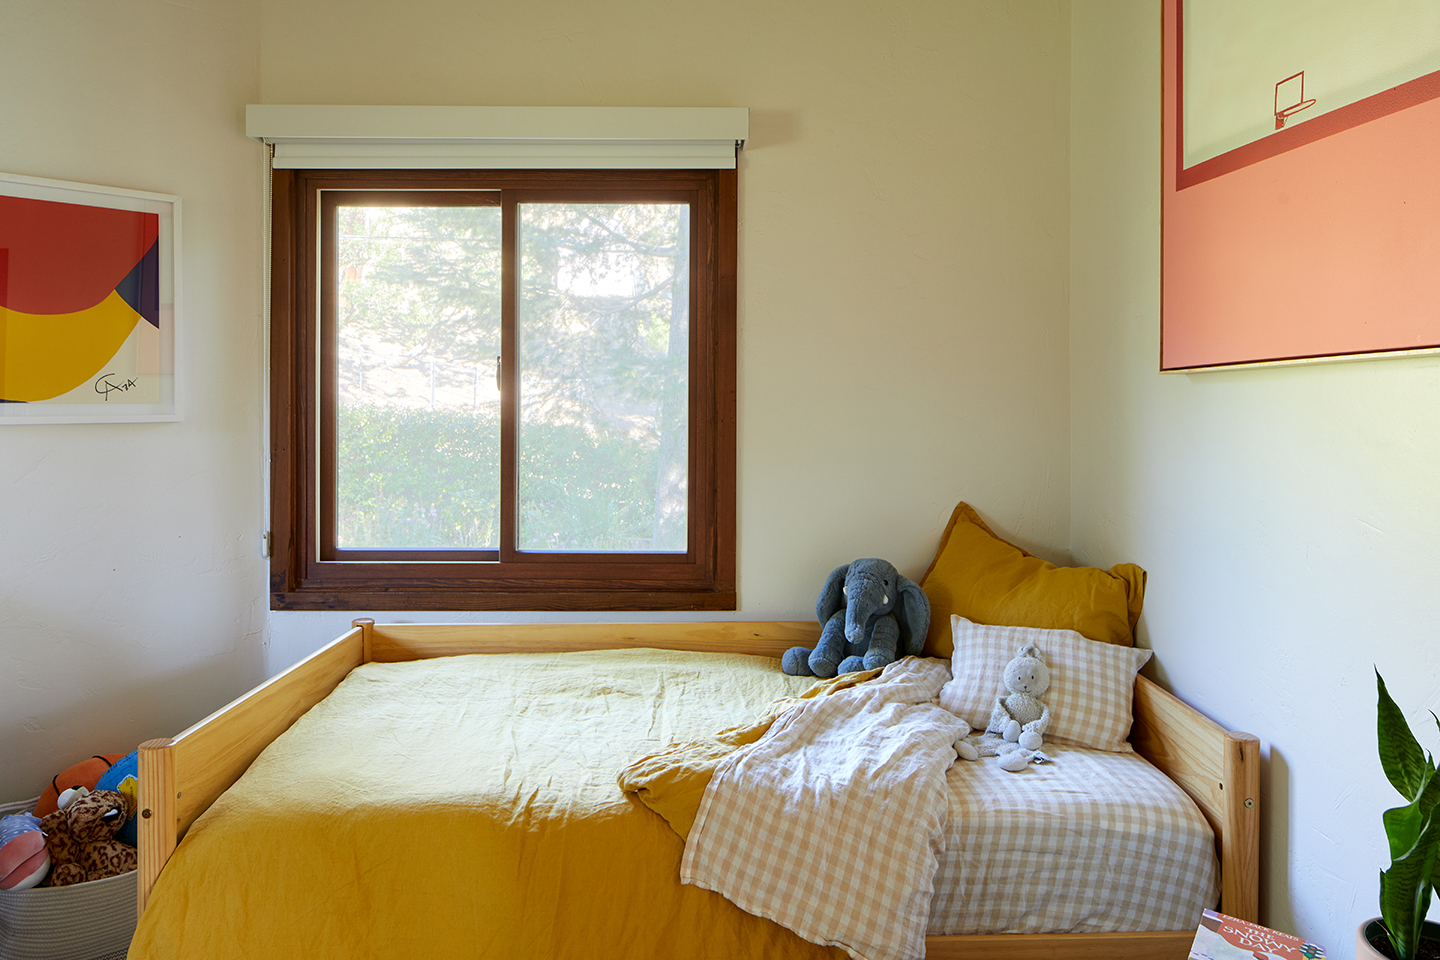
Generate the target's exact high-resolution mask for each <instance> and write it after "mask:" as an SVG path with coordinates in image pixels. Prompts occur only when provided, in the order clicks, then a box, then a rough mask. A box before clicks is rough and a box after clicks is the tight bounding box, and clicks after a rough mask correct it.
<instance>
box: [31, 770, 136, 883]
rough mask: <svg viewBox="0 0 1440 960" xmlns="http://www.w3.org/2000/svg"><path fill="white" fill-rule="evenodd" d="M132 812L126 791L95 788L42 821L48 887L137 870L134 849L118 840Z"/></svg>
mask: <svg viewBox="0 0 1440 960" xmlns="http://www.w3.org/2000/svg"><path fill="white" fill-rule="evenodd" d="M130 813H131V810H130V801H129V800H128V799H127V798H126V797H125V795H124V794H123V793H117V792H116V791H114V790H96V791H95V792H94V793H89V794H86V795H83V796H79V797H76V798H75V799H73V800H71V801H70V802H69V804H68V805H66V806H65V807H64V808H63V809H61V810H56V811H55V812H54V813H52V814H49V815H47V816H46V817H45V818H44V819H43V820H41V821H40V829H41V830H42V831H44V833H45V846H46V848H47V849H48V850H49V851H50V864H51V867H50V880H49V882H48V884H47V886H51V887H64V886H68V885H70V884H72V883H84V882H85V881H87V880H103V879H104V878H105V877H113V876H116V875H117V874H121V873H127V872H129V871H131V870H134V869H135V865H136V858H135V848H134V847H132V846H129V845H128V844H124V843H121V842H120V841H119V840H116V839H115V834H116V832H117V831H118V830H119V829H120V828H121V827H123V826H124V825H125V821H126V820H128V819H129V818H130Z"/></svg>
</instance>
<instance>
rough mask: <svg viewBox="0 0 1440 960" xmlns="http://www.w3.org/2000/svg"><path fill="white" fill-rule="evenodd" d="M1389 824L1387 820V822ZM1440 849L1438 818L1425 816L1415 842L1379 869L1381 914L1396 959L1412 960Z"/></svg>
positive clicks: (1428, 901) (1439, 824) (1428, 904)
mask: <svg viewBox="0 0 1440 960" xmlns="http://www.w3.org/2000/svg"><path fill="white" fill-rule="evenodd" d="M1387 827H1388V824H1387ZM1437 853H1440V822H1437V821H1436V819H1435V818H1433V817H1429V818H1426V821H1425V824H1424V827H1423V828H1422V829H1421V831H1420V833H1419V836H1418V837H1417V838H1416V840H1415V843H1414V844H1413V845H1412V846H1411V847H1410V849H1409V850H1407V851H1406V852H1405V853H1404V855H1403V856H1400V857H1396V858H1394V859H1393V861H1392V862H1391V864H1390V869H1389V870H1382V871H1381V872H1380V918H1381V921H1382V922H1383V923H1384V924H1385V929H1386V931H1387V932H1388V933H1389V934H1390V942H1391V944H1392V945H1393V946H1394V947H1395V955H1396V960H1414V958H1415V956H1416V948H1417V946H1418V944H1419V942H1420V932H1421V930H1422V929H1423V928H1424V921H1425V914H1426V913H1427V912H1428V911H1429V910H1430V894H1431V889H1432V888H1431V883H1430V878H1431V876H1432V875H1433V874H1434V872H1435V862H1436V855H1437Z"/></svg>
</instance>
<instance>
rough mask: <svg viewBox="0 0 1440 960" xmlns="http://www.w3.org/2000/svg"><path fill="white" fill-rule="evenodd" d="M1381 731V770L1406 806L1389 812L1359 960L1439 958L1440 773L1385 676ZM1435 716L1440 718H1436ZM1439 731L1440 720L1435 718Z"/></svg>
mask: <svg viewBox="0 0 1440 960" xmlns="http://www.w3.org/2000/svg"><path fill="white" fill-rule="evenodd" d="M1375 683H1376V685H1377V687H1378V688H1379V704H1378V706H1377V714H1378V717H1377V723H1376V727H1377V732H1378V738H1379V746H1380V766H1381V767H1383V768H1384V770H1385V777H1386V779H1388V780H1389V781H1390V783H1391V785H1392V786H1394V787H1395V789H1396V790H1398V791H1400V795H1401V796H1402V797H1404V798H1405V800H1406V804H1405V805H1404V806H1403V807H1395V808H1393V809H1390V810H1386V811H1385V814H1384V817H1383V820H1384V823H1385V836H1386V839H1388V840H1389V841H1390V869H1389V870H1382V871H1380V916H1379V917H1376V918H1373V919H1370V920H1367V921H1365V922H1364V923H1362V924H1360V927H1359V929H1357V930H1356V931H1355V957H1356V960H1387V958H1388V960H1429V958H1440V926H1437V925H1436V924H1432V923H1427V922H1426V921H1425V914H1426V912H1427V911H1428V910H1429V909H1430V896H1431V894H1432V893H1433V892H1434V889H1435V880H1436V869H1435V868H1436V858H1437V855H1440V815H1435V816H1432V813H1434V812H1435V801H1436V799H1440V769H1437V767H1436V765H1435V758H1434V757H1432V756H1431V755H1430V754H1428V753H1426V752H1425V751H1424V750H1422V749H1421V748H1420V744H1419V742H1417V741H1416V739H1415V735H1414V734H1413V733H1411V732H1410V725H1409V724H1408V723H1406V722H1405V715H1404V714H1403V713H1401V712H1400V708H1399V707H1397V706H1396V705H1395V701H1394V700H1392V699H1390V694H1389V692H1388V691H1387V690H1386V689H1385V681H1384V679H1383V678H1382V677H1381V676H1380V672H1379V671H1378V670H1377V671H1376V672H1375ZM1431 716H1432V717H1435V714H1433V713H1432V714H1431ZM1435 722H1436V726H1437V727H1440V717H1435Z"/></svg>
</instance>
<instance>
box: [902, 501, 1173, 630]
mask: <svg viewBox="0 0 1440 960" xmlns="http://www.w3.org/2000/svg"><path fill="white" fill-rule="evenodd" d="M920 586H921V587H923V588H924V590H925V596H927V597H928V598H929V599H930V633H929V635H928V636H927V637H926V638H925V655H926V656H928V657H948V656H950V655H951V654H953V653H954V652H955V644H954V641H953V639H952V638H951V634H950V616H951V614H958V615H959V616H962V617H964V618H965V619H966V620H970V621H973V622H975V623H985V624H991V625H993V626H1000V627H1039V628H1040V629H1042V630H1074V631H1075V632H1076V633H1078V634H1080V635H1081V636H1083V637H1088V638H1089V639H1091V640H1099V641H1102V642H1104V643H1116V644H1120V645H1121V646H1126V647H1128V646H1133V645H1134V643H1135V622H1136V621H1137V620H1139V619H1140V608H1141V605H1142V604H1143V603H1144V602H1145V571H1144V570H1141V569H1140V568H1139V567H1137V566H1135V564H1133V563H1121V564H1118V565H1116V566H1113V567H1111V568H1110V569H1109V570H1101V569H1099V568H1098V567H1057V566H1055V564H1053V563H1047V562H1046V561H1044V560H1041V559H1040V558H1039V557H1034V556H1031V555H1030V554H1028V553H1026V552H1025V551H1024V550H1021V549H1020V548H1019V547H1017V546H1015V545H1014V544H1013V543H1007V542H1006V541H1004V540H1002V539H1000V538H999V537H998V536H996V535H995V532H994V531H993V530H991V529H990V528H989V527H987V526H986V525H985V521H983V520H981V519H980V516H979V514H977V513H976V512H975V511H974V510H973V509H971V507H970V505H969V504H968V503H961V504H960V505H959V506H957V507H956V508H955V512H954V513H952V514H951V515H950V523H949V524H947V525H946V527H945V533H944V534H943V535H942V536H941V537H940V549H939V550H937V551H936V552H935V559H934V560H933V561H931V563H930V569H929V570H926V571H925V576H924V577H923V578H922V579H921V581H920Z"/></svg>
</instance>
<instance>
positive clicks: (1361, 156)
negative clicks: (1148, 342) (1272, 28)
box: [1160, 0, 1440, 371]
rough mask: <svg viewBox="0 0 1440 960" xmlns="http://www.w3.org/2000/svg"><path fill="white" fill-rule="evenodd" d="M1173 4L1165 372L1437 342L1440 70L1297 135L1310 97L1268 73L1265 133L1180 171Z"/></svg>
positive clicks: (1179, 24)
mask: <svg viewBox="0 0 1440 960" xmlns="http://www.w3.org/2000/svg"><path fill="white" fill-rule="evenodd" d="M1182 3H1183V0H1164V14H1163V48H1162V49H1163V71H1164V75H1163V96H1164V100H1163V107H1162V147H1161V152H1162V184H1161V191H1162V195H1161V224H1162V226H1161V339H1160V368H1161V370H1162V371H1181V370H1199V369H1207V368H1219V367H1228V366H1237V365H1252V364H1261V363H1280V362H1293V361H1305V360H1310V361H1317V360H1331V359H1344V358H1369V357H1381V356H1387V355H1391V356H1393V355H1404V354H1408V353H1412V352H1415V351H1427V352H1428V351H1434V350H1437V349H1440V177H1437V176H1436V175H1435V171H1436V170H1437V169H1440V72H1435V73H1429V74H1426V75H1423V76H1420V77H1418V78H1416V79H1413V80H1409V81H1407V82H1404V83H1402V84H1399V85H1397V86H1395V87H1392V88H1390V89H1387V90H1384V91H1383V92H1380V93H1377V94H1375V95H1372V96H1369V97H1365V98H1364V99H1360V100H1357V101H1355V102H1353V103H1349V104H1346V105H1344V106H1340V107H1336V108H1334V109H1331V110H1329V111H1328V112H1324V113H1321V114H1319V115H1317V116H1314V117H1313V119H1306V120H1305V122H1302V123H1298V124H1296V125H1293V126H1287V125H1286V120H1287V119H1288V118H1289V117H1290V116H1291V115H1292V114H1293V113H1294V112H1295V111H1297V110H1304V109H1307V108H1308V106H1309V104H1310V103H1313V102H1314V101H1313V100H1312V101H1310V102H1309V103H1307V102H1306V101H1304V100H1303V97H1304V96H1305V94H1303V93H1299V94H1297V93H1295V91H1297V90H1300V91H1303V89H1304V88H1303V83H1304V78H1303V77H1302V76H1301V75H1300V74H1294V75H1292V76H1287V77H1284V78H1277V79H1278V80H1279V81H1280V82H1279V83H1277V84H1276V91H1275V104H1276V106H1275V124H1274V125H1275V131H1274V132H1273V133H1271V134H1270V135H1268V136H1264V137H1263V138H1260V139H1256V140H1252V141H1251V142H1249V143H1246V144H1243V145H1241V146H1238V147H1236V148H1234V149H1231V150H1229V151H1227V152H1224V153H1221V154H1219V155H1217V156H1214V157H1210V158H1208V159H1205V160H1203V161H1201V162H1197V163H1194V164H1192V165H1190V166H1188V167H1187V166H1186V165H1185V162H1184V158H1185V125H1184V118H1185V111H1184V106H1185V89H1184V78H1185V72H1184V54H1185V45H1184V12H1185V11H1184V8H1183V6H1182ZM1297 80H1298V81H1299V83H1298V84H1297V83H1296V81H1297ZM1282 84H1283V87H1282ZM1265 93H1266V96H1265V102H1266V106H1267V107H1268V105H1269V94H1268V91H1266V92H1265ZM1296 96H1299V97H1301V98H1302V99H1299V100H1294V98H1295V97H1296ZM1282 100H1284V101H1286V102H1285V103H1282ZM1292 101H1293V102H1292ZM1282 107H1283V108H1284V109H1282Z"/></svg>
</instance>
